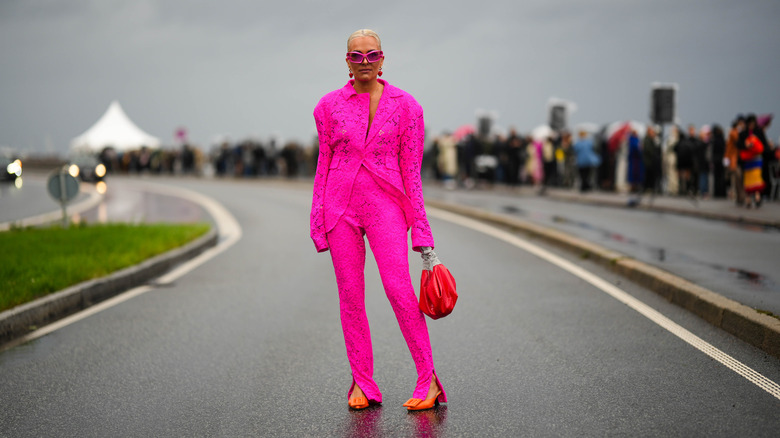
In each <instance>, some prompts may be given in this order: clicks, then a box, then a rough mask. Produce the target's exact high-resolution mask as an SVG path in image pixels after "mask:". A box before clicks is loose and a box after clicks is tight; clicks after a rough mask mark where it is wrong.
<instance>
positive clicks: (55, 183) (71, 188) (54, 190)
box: [46, 169, 79, 202]
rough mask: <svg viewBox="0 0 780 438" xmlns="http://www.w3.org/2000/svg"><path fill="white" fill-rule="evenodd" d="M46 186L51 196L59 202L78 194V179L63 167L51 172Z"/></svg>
mask: <svg viewBox="0 0 780 438" xmlns="http://www.w3.org/2000/svg"><path fill="white" fill-rule="evenodd" d="M46 187H47V188H48V189H49V194H50V195H51V197H52V198H54V199H55V200H56V201H60V202H68V201H70V200H72V199H73V198H75V197H76V195H78V194H79V181H78V180H77V179H76V178H74V177H72V176H71V175H70V174H69V173H68V172H67V171H66V170H64V169H63V170H59V171H55V172H53V173H52V174H51V176H49V181H48V183H47V184H46Z"/></svg>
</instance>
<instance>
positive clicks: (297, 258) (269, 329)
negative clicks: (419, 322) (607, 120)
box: [0, 180, 780, 437]
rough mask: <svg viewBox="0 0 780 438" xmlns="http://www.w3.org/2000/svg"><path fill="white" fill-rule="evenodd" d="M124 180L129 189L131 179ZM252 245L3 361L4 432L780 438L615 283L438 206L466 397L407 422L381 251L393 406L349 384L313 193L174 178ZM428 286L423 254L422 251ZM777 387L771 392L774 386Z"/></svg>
mask: <svg viewBox="0 0 780 438" xmlns="http://www.w3.org/2000/svg"><path fill="white" fill-rule="evenodd" d="M116 183H117V184H119V181H117V182H116ZM167 183H168V184H169V185H178V186H183V187H187V188H189V189H191V190H195V191H197V192H199V193H203V194H205V195H208V196H210V197H212V198H214V199H216V200H218V201H219V202H221V203H222V204H223V205H224V206H225V207H226V208H227V209H228V210H229V211H230V212H231V213H232V214H233V215H234V216H235V218H236V219H237V220H238V222H239V224H240V225H241V227H242V230H243V236H242V238H241V240H239V241H238V242H237V243H236V244H235V245H233V246H232V247H230V248H228V249H227V250H225V251H224V252H222V253H221V254H219V255H218V256H216V257H214V258H213V259H211V260H210V261H208V262H207V263H205V264H203V265H201V266H200V267H198V268H197V269H196V270H194V271H192V272H190V273H189V274H187V275H184V276H182V277H181V278H179V279H178V280H177V281H175V282H174V283H172V284H165V285H161V287H159V288H157V289H155V290H153V291H151V292H148V293H145V294H143V295H139V296H137V297H135V298H133V299H130V300H128V301H125V302H123V303H121V304H118V305H116V306H114V307H111V308H108V309H106V310H104V311H102V312H99V313H96V314H94V315H92V316H90V317H88V318H86V319H83V320H81V321H79V322H76V323H74V324H71V325H68V326H66V327H64V328H62V329H60V330H57V331H55V332H53V333H50V334H48V335H46V336H44V337H42V338H39V339H37V340H35V341H32V342H30V343H28V344H25V345H22V346H19V347H15V348H13V349H11V350H7V351H5V352H2V353H0V406H2V409H1V410H0V436H13V437H17V436H420V435H427V436H522V435H528V436H605V435H618V436H669V435H674V436H776V433H777V430H779V429H780V415H779V414H780V399H779V398H777V397H776V396H773V395H772V394H770V393H769V392H768V391H767V390H765V389H762V388H761V387H759V386H758V385H756V384H755V383H753V382H751V381H749V380H748V379H746V378H745V377H742V376H741V375H739V374H737V373H736V372H735V371H733V370H732V369H731V368H729V367H727V366H725V365H724V364H723V363H721V362H720V361H718V360H715V359H713V357H712V356H710V355H706V354H704V353H702V352H701V351H700V350H698V349H696V348H694V347H692V346H691V345H690V344H689V343H687V342H685V341H683V340H681V338H680V337H678V336H677V335H675V334H673V333H671V332H670V331H669V330H667V329H665V328H663V327H662V326H660V325H659V324H658V323H656V322H654V321H652V320H650V319H648V318H647V317H646V316H643V315H642V314H640V313H638V312H637V311H636V310H634V309H632V308H630V307H628V306H627V305H626V304H623V303H622V302H620V301H618V300H616V299H615V298H613V297H612V296H610V295H608V294H606V293H604V292H603V291H602V290H601V289H599V288H597V287H595V286H593V285H592V284H591V283H588V282H586V281H584V280H583V279H582V278H580V277H577V276H575V275H572V274H571V273H569V272H568V271H565V270H563V269H561V268H560V267H559V266H557V265H554V264H552V263H550V262H548V261H545V260H543V259H541V258H539V257H537V256H536V255H532V254H530V253H529V252H527V251H526V250H523V249H521V248H518V247H517V246H515V245H512V244H510V243H508V242H507V241H503V240H499V239H496V238H495V237H491V236H488V235H486V234H484V233H483V232H480V231H477V230H474V229H471V228H467V227H464V226H461V225H458V224H455V223H452V222H450V221H445V220H442V219H440V217H443V216H440V215H438V214H436V213H434V212H431V224H432V227H433V230H434V237H435V239H436V241H437V252H438V253H439V256H440V258H441V259H442V261H443V262H444V263H445V264H446V265H447V266H448V267H449V268H450V270H451V271H452V272H453V274H454V275H455V277H456V279H457V281H458V288H459V293H460V300H459V302H458V305H457V306H456V309H455V312H453V314H452V315H450V316H448V317H447V318H444V319H442V320H439V321H429V330H430V333H431V340H432V344H433V349H434V360H435V362H436V367H437V372H438V374H439V377H440V378H441V380H442V384H443V385H444V386H445V388H446V390H447V393H448V396H449V399H450V402H449V403H447V404H446V405H443V406H442V407H440V408H438V409H437V410H434V411H427V412H421V413H414V414H409V413H407V412H406V410H405V408H402V407H401V404H402V403H403V402H404V401H406V399H408V398H409V397H410V394H411V392H412V390H413V387H414V383H415V377H416V376H415V371H414V366H413V363H412V361H411V358H410V355H409V353H408V351H407V350H406V347H405V344H404V342H403V339H402V337H401V334H400V331H399V330H398V326H397V323H396V321H395V319H394V316H393V314H392V311H391V309H390V306H389V304H388V302H387V300H386V298H385V297H384V294H383V291H382V288H381V283H380V281H379V276H378V272H377V270H376V266H375V265H374V264H373V259H372V258H371V257H369V258H368V263H367V274H366V281H367V297H366V304H367V307H368V312H369V320H370V322H371V327H372V339H373V342H374V350H375V351H374V354H375V361H376V365H375V377H376V380H377V381H378V383H379V384H380V386H381V387H382V389H383V392H384V397H385V400H384V404H383V405H382V406H381V407H377V408H372V409H369V410H366V411H361V412H352V411H349V410H348V409H347V406H346V391H347V389H348V386H349V383H350V376H349V369H348V365H347V361H346V356H345V353H344V345H343V339H342V336H341V329H340V324H339V318H338V301H337V295H336V287H335V278H334V276H333V273H332V266H331V264H330V258H329V256H328V254H316V253H315V251H314V247H313V245H312V243H311V241H310V239H309V237H308V211H309V199H310V198H309V196H310V192H309V190H308V189H307V188H306V187H304V186H301V187H300V188H296V187H294V186H286V185H279V184H273V183H258V182H256V181H253V182H234V181H205V180H168V181H167ZM547 249H548V250H550V251H552V252H553V253H556V254H557V255H558V256H560V257H562V258H563V259H566V260H568V261H569V262H571V263H573V264H574V265H577V266H580V267H583V268H584V269H585V270H586V271H588V272H589V273H591V274H593V275H595V276H597V277H600V278H603V279H604V280H605V281H606V282H607V283H609V284H611V285H614V286H617V287H619V288H620V289H622V290H623V291H625V292H626V293H628V294H630V295H631V296H633V297H635V298H637V299H639V300H640V301H642V302H644V303H645V304H647V305H649V306H651V307H652V308H654V309H656V310H657V311H659V312H660V313H661V314H663V315H665V316H666V317H667V318H669V319H670V320H672V321H674V322H676V323H677V324H679V325H680V326H682V327H684V328H685V329H687V330H689V331H690V332H692V333H693V334H695V335H696V336H698V337H699V338H701V339H702V340H704V341H706V342H708V343H709V344H711V345H712V346H714V347H715V348H717V349H718V350H719V351H722V352H724V353H725V354H728V355H730V357H732V358H733V359H735V360H737V361H739V362H741V363H742V364H744V365H746V366H748V367H750V368H752V369H753V370H755V371H756V372H757V373H758V374H759V375H760V376H763V377H765V378H767V379H770V380H771V382H780V361H778V360H777V359H776V358H773V357H770V356H767V355H766V354H764V353H763V352H761V351H759V350H757V349H755V348H753V347H750V346H748V345H746V344H745V343H743V342H741V341H739V340H737V339H736V338H734V337H732V336H730V335H727V334H725V333H724V332H722V331H720V330H718V329H716V328H714V327H711V326H709V325H708V324H707V323H705V322H703V321H701V320H700V319H698V318H697V317H694V316H691V315H689V314H688V313H687V312H685V311H683V310H681V309H679V308H677V307H675V306H673V305H671V304H668V303H667V302H665V301H664V300H663V299H661V298H659V297H657V296H656V295H655V294H653V293H651V292H649V291H646V290H643V289H641V288H638V287H636V286H633V285H632V284H630V283H626V282H625V281H623V280H622V279H620V278H619V277H616V276H614V275H613V274H611V273H608V272H606V271H604V270H603V269H601V268H599V267H598V266H596V265H593V264H590V263H589V262H588V261H587V260H580V259H578V258H573V257H571V256H569V255H567V254H564V253H558V252H557V251H556V250H555V249H551V248H547ZM410 260H411V263H412V266H413V276H414V277H416V276H417V275H419V268H418V266H419V265H420V262H419V258H418V256H417V255H416V254H412V253H410ZM771 382H770V383H771Z"/></svg>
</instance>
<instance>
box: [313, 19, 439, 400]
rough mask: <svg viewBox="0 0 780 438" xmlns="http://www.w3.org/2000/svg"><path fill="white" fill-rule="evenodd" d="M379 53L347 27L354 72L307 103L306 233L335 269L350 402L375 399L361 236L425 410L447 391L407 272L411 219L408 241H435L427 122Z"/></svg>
mask: <svg viewBox="0 0 780 438" xmlns="http://www.w3.org/2000/svg"><path fill="white" fill-rule="evenodd" d="M384 59H385V56H384V53H383V52H382V45H381V41H380V39H379V35H377V34H376V32H374V31H372V30H370V29H361V30H358V31H355V32H354V33H352V34H351V35H350V36H349V38H348V39H347V56H346V63H347V68H348V69H349V76H350V78H354V79H350V80H349V82H347V84H346V85H344V86H343V87H342V88H340V89H337V90H335V91H332V92H330V93H328V94H326V95H325V96H324V97H322V99H320V101H319V103H318V104H317V106H316V107H315V108H314V120H315V122H316V125H317V135H318V137H319V144H320V149H319V156H318V160H317V171H316V174H315V177H314V188H313V193H312V207H311V217H310V233H311V238H312V240H313V241H314V245H315V247H316V249H317V251H318V252H323V251H328V250H330V253H331V259H332V261H333V268H334V271H335V274H336V284H337V286H338V292H339V306H340V310H341V326H342V331H343V333H344V341H345V344H346V349H347V358H348V360H349V365H350V368H351V370H352V384H351V386H350V388H349V391H348V394H347V399H348V405H349V407H350V408H352V409H364V408H366V407H368V406H369V405H371V404H379V403H381V402H382V393H381V391H380V390H379V387H378V386H377V384H376V382H375V381H374V378H373V372H374V358H373V352H372V345H371V334H370V332H369V326H368V319H367V318H366V309H365V302H364V300H365V283H364V272H363V271H364V267H365V258H366V247H365V241H364V236H365V237H367V238H368V243H369V244H370V245H371V250H372V252H373V254H374V258H375V259H376V263H377V266H378V268H379V273H380V277H381V279H382V284H383V286H384V289H385V293H386V295H387V298H388V299H389V300H390V303H391V305H392V307H393V311H394V312H395V315H396V318H397V319H398V324H399V325H400V327H401V333H402V334H403V336H404V339H405V340H406V343H407V346H408V348H409V351H410V352H411V354H412V358H413V360H414V363H415V366H416V369H417V382H416V385H415V388H414V392H413V394H412V398H411V399H409V400H408V401H407V402H406V403H404V406H405V407H407V409H409V410H422V409H430V408H432V407H434V406H435V405H436V404H438V403H439V402H446V401H447V396H446V394H445V393H444V390H443V389H442V386H441V383H440V382H439V379H438V377H437V376H436V372H435V370H434V367H433V356H432V352H431V344H430V339H429V336H428V328H427V326H426V322H425V318H424V316H423V313H422V312H421V311H420V308H419V306H418V302H417V298H416V296H415V293H414V288H413V287H412V282H411V277H410V275H409V260H408V251H409V248H408V243H407V239H408V231H409V229H411V237H412V248H413V250H414V251H417V252H421V253H423V254H428V253H429V252H430V251H431V250H432V248H433V246H434V242H433V236H432V233H431V228H430V225H429V224H428V219H427V216H426V212H425V203H424V200H423V193H422V183H421V179H420V167H421V164H422V156H423V149H424V140H425V126H424V120H423V111H422V107H421V106H420V104H418V103H417V101H416V100H415V99H414V98H413V97H412V96H411V95H410V94H409V93H407V92H405V91H403V90H401V89H399V88H396V87H394V86H392V85H390V84H389V83H388V82H387V81H385V80H382V79H379V76H381V75H382V65H383V63H384Z"/></svg>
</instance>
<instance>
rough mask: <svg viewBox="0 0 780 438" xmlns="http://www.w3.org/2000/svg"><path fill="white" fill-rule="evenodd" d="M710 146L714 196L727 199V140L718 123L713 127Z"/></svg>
mask: <svg viewBox="0 0 780 438" xmlns="http://www.w3.org/2000/svg"><path fill="white" fill-rule="evenodd" d="M710 144H711V146H710V151H711V153H712V161H711V162H712V183H713V187H712V196H713V197H714V198H719V199H722V198H725V197H726V166H725V164H724V157H725V155H726V138H725V136H724V134H723V128H721V126H720V125H718V124H717V123H716V124H715V125H713V126H712V137H711V141H710Z"/></svg>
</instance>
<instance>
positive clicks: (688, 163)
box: [425, 114, 780, 208]
mask: <svg viewBox="0 0 780 438" xmlns="http://www.w3.org/2000/svg"><path fill="white" fill-rule="evenodd" d="M771 121H772V116H771V115H763V116H759V117H757V116H755V115H753V114H749V115H747V116H742V115H739V116H737V117H736V118H735V120H734V121H733V122H732V124H731V127H730V129H729V130H728V132H726V131H724V129H723V128H722V127H721V126H720V125H717V124H714V125H705V126H701V127H698V128H697V127H696V126H694V125H689V126H688V127H687V130H685V131H684V130H683V129H681V128H680V127H678V126H672V127H671V131H670V132H669V134H668V135H666V136H664V135H662V131H661V129H660V128H659V127H656V126H653V125H647V126H644V125H642V124H638V123H629V122H626V123H617V124H613V125H611V126H605V127H602V128H601V129H595V130H594V129H592V128H591V129H577V130H575V132H574V133H571V132H568V131H566V130H561V131H560V132H556V131H552V130H549V131H548V132H545V133H544V134H543V135H538V134H536V133H530V134H528V135H520V134H518V133H517V131H516V130H511V131H510V133H509V135H507V136H502V135H495V136H486V135H478V134H477V133H474V132H468V133H465V134H464V135H460V136H459V135H455V134H452V133H448V132H445V133H444V134H443V135H440V136H437V137H436V138H434V139H433V140H432V143H431V146H430V147H429V148H428V152H427V154H426V157H425V160H426V168H427V169H428V171H429V172H430V174H431V176H433V177H434V178H436V179H438V180H440V181H442V183H443V184H444V185H445V186H447V187H450V188H455V187H466V188H471V187H474V186H478V185H482V186H487V187H489V186H491V185H493V184H497V183H500V184H506V185H509V186H516V185H523V184H526V185H534V186H538V187H540V189H541V191H542V192H544V190H545V189H546V188H548V187H564V188H577V187H578V188H579V190H580V191H582V192H587V191H590V190H593V189H599V190H604V191H618V192H628V193H637V194H640V193H647V192H650V193H653V194H669V195H682V196H691V197H695V198H697V199H705V198H709V197H714V198H727V197H728V198H730V199H733V200H734V201H735V202H736V203H737V204H738V205H741V206H746V207H748V208H751V207H759V206H760V205H761V202H762V200H763V199H765V198H767V197H769V196H772V195H773V193H772V184H771V183H772V181H776V179H777V166H778V164H777V163H778V155H780V149H778V148H776V145H775V144H774V143H773V142H772V141H770V140H769V139H768V137H767V136H766V130H767V129H768V127H769V125H770V123H771ZM662 137H663V138H662Z"/></svg>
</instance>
